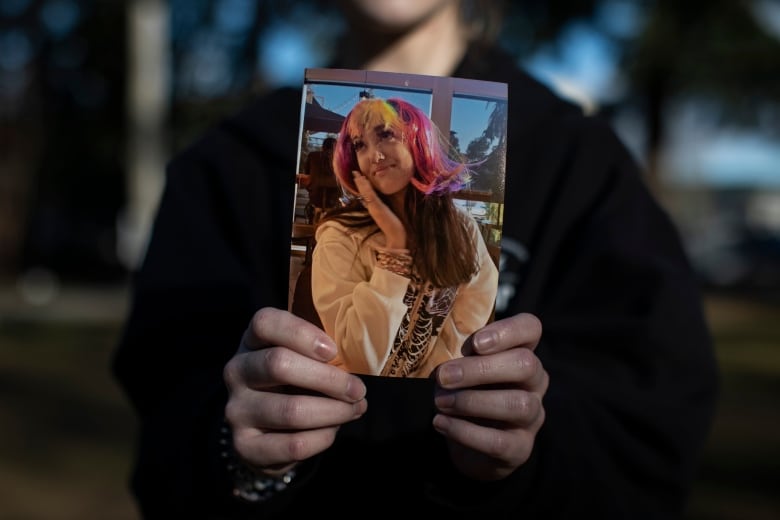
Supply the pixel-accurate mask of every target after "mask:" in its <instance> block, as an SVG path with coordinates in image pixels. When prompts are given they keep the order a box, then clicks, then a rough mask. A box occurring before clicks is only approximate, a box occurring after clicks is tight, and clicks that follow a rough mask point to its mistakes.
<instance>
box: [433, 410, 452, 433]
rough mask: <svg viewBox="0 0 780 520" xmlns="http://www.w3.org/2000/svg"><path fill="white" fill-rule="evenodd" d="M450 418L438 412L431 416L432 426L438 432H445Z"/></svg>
mask: <svg viewBox="0 0 780 520" xmlns="http://www.w3.org/2000/svg"><path fill="white" fill-rule="evenodd" d="M449 425H450V420H449V419H448V418H447V416H445V415H441V414H438V415H436V416H434V418H433V428H434V429H435V430H436V431H437V432H439V433H447V428H448V427H449Z"/></svg>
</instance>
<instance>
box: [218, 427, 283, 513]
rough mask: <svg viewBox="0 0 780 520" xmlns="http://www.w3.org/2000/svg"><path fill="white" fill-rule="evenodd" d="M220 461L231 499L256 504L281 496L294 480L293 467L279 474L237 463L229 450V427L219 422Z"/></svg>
mask: <svg viewBox="0 0 780 520" xmlns="http://www.w3.org/2000/svg"><path fill="white" fill-rule="evenodd" d="M219 444H220V446H219V447H220V458H221V460H222V463H223V465H224V468H225V470H226V471H227V475H228V478H229V479H230V482H231V485H232V491H231V492H232V495H233V496H234V497H235V498H237V499H239V500H241V501H244V502H250V503H260V502H265V501H266V500H269V499H270V498H272V497H274V496H276V495H278V494H279V493H282V492H284V491H285V490H286V489H287V487H288V486H289V485H290V484H291V483H292V481H293V479H294V478H295V476H296V473H297V472H296V466H295V465H294V464H292V465H290V466H288V467H285V468H283V469H280V470H270V471H267V472H266V471H257V470H255V469H253V468H251V467H250V466H249V465H247V464H246V463H245V462H243V461H242V460H241V458H240V457H239V456H238V454H237V453H236V451H235V449H234V448H233V435H232V431H231V429H230V426H229V425H228V424H227V422H226V421H224V420H223V423H222V426H221V428H220V435H219Z"/></svg>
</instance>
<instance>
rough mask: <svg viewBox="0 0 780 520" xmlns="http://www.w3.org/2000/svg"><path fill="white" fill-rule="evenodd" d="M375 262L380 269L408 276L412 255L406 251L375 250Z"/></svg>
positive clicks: (410, 270)
mask: <svg viewBox="0 0 780 520" xmlns="http://www.w3.org/2000/svg"><path fill="white" fill-rule="evenodd" d="M376 264H377V266H378V267H380V268H381V269H386V270H388V271H390V272H392V273H395V274H398V275H401V276H405V277H407V278H408V277H409V276H411V274H412V257H411V255H409V254H407V253H391V252H389V251H377V252H376Z"/></svg>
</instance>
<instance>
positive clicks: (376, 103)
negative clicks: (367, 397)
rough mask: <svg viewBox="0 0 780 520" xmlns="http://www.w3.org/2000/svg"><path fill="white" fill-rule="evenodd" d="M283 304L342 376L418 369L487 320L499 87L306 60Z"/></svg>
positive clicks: (500, 154) (495, 222)
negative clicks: (326, 340)
mask: <svg viewBox="0 0 780 520" xmlns="http://www.w3.org/2000/svg"><path fill="white" fill-rule="evenodd" d="M301 97H302V100H301V123H300V134H299V157H298V167H297V169H296V171H295V172H294V175H291V182H294V183H295V188H296V189H295V194H296V195H295V205H294V211H293V215H292V236H291V241H290V292H289V310H290V311H291V312H293V313H294V314H296V315H298V316H301V317H303V318H305V319H307V320H308V321H310V322H312V323H315V324H316V325H318V326H319V327H320V328H322V329H323V330H324V331H325V332H326V333H327V334H328V335H329V336H330V337H331V338H333V340H334V341H335V342H336V344H337V346H338V351H339V354H338V356H337V358H336V359H335V360H334V361H333V363H334V364H335V365H337V366H340V367H342V368H343V369H344V370H347V371H349V372H352V373H358V374H369V375H378V376H388V377H428V376H429V375H430V373H431V372H432V371H433V369H434V368H435V367H436V366H438V365H439V364H441V363H442V362H444V361H446V360H448V359H452V358H455V357H460V356H461V355H462V353H461V347H462V345H463V343H464V341H465V340H466V339H467V338H468V337H469V336H470V335H471V334H472V333H473V332H475V331H476V330H478V329H479V328H481V327H483V326H484V325H485V324H486V323H489V322H490V321H492V320H493V317H494V309H495V300H496V291H497V287H498V269H499V261H500V252H501V227H502V221H503V220H502V219H503V205H504V193H505V189H506V186H505V177H506V176H505V172H506V137H507V135H506V132H507V130H506V126H507V103H508V100H507V86H506V85H505V84H503V83H495V82H486V81H478V80H466V79H461V78H450V77H433V76H420V75H409V74H393V73H381V72H367V71H354V70H343V69H307V70H306V71H305V75H304V84H303V90H302V96H301Z"/></svg>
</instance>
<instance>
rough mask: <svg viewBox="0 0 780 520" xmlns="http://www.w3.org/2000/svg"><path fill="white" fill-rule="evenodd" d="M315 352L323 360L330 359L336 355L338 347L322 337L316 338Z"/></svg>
mask: <svg viewBox="0 0 780 520" xmlns="http://www.w3.org/2000/svg"><path fill="white" fill-rule="evenodd" d="M314 354H316V355H317V356H318V357H319V358H320V359H321V360H323V361H330V360H331V359H333V357H334V356H335V355H336V347H335V346H334V345H331V344H330V343H328V342H327V341H325V340H323V339H322V338H317V339H316V340H314Z"/></svg>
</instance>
